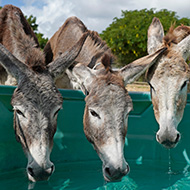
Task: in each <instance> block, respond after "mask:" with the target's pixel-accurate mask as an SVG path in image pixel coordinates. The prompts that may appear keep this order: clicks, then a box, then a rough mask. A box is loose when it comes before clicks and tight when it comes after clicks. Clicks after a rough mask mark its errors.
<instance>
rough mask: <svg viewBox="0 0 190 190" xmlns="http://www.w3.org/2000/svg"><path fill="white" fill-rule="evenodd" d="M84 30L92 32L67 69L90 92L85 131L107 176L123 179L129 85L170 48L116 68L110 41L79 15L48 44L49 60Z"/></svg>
mask: <svg viewBox="0 0 190 190" xmlns="http://www.w3.org/2000/svg"><path fill="white" fill-rule="evenodd" d="M84 32H88V33H89V35H88V37H87V39H86V41H85V43H84V45H83V47H82V50H81V52H80V53H79V55H78V57H77V58H76V59H75V64H73V65H72V67H70V69H67V74H68V77H69V78H70V81H71V82H75V83H76V82H77V83H78V84H79V85H80V87H81V89H82V90H83V92H84V93H85V95H86V98H85V101H86V106H85V111H84V120H83V124H84V132H85V135H86V137H87V139H88V140H89V142H90V143H92V145H93V147H94V148H95V150H96V152H97V154H98V155H99V157H100V159H101V160H102V162H103V167H102V169H103V175H104V179H105V180H106V181H114V180H120V179H121V178H122V177H123V176H124V175H126V174H127V173H128V172H129V166H128V164H127V163H126V161H125V158H124V153H123V148H124V143H125V136H126V133H127V123H128V122H127V119H128V115H129V112H130V111H131V110H132V109H133V106H132V100H131V98H130V96H129V95H128V92H127V90H126V89H125V85H126V84H127V83H129V82H133V81H134V80H136V79H137V78H138V77H139V76H140V75H141V74H142V73H143V72H145V70H146V69H147V68H149V67H150V66H151V65H153V64H154V63H155V62H156V61H157V60H158V59H159V57H160V56H161V55H162V53H163V52H164V51H165V49H166V48H162V49H160V50H158V51H157V52H155V53H153V54H152V55H149V56H146V57H143V58H141V59H139V60H136V61H134V62H132V63H130V64H128V65H127V66H125V67H123V68H121V69H120V70H119V71H113V70H112V69H111V63H112V61H113V55H112V53H111V50H110V49H109V48H108V46H107V45H106V43H105V42H103V41H102V40H101V38H100V37H99V36H98V34H97V33H96V32H92V31H89V30H87V28H86V27H85V25H84V24H83V23H82V22H81V21H80V20H79V19H78V18H76V17H71V18H68V19H67V20H66V22H65V23H64V24H63V26H62V27H61V28H60V29H59V30H58V31H57V32H56V33H55V34H54V36H53V37H52V38H51V39H50V40H49V42H48V43H47V45H46V47H45V52H46V60H48V62H50V61H52V59H53V60H54V59H55V58H57V57H59V55H61V54H62V53H64V52H65V51H66V49H67V48H69V47H71V46H72V45H73V44H74V41H76V40H78V39H80V37H81V36H82V35H83V33H84ZM77 63H78V64H77ZM59 82H60V81H59ZM63 85H64V84H63Z"/></svg>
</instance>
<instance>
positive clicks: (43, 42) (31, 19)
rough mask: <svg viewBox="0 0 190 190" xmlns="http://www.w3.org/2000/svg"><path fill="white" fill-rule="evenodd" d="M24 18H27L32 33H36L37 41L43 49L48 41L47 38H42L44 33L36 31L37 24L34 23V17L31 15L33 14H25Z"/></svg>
mask: <svg viewBox="0 0 190 190" xmlns="http://www.w3.org/2000/svg"><path fill="white" fill-rule="evenodd" d="M25 18H26V19H27V21H28V23H29V24H30V26H31V28H32V30H33V31H34V33H35V34H36V36H37V38H38V42H39V44H40V48H42V49H43V48H44V47H45V45H46V43H47V41H48V38H44V37H43V36H44V35H43V34H42V33H40V32H38V24H36V17H33V15H30V16H29V17H28V18H27V16H25Z"/></svg>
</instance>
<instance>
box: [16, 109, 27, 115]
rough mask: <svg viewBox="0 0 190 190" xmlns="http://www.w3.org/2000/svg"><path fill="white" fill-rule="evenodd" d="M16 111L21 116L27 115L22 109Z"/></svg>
mask: <svg viewBox="0 0 190 190" xmlns="http://www.w3.org/2000/svg"><path fill="white" fill-rule="evenodd" d="M16 113H17V114H18V115H20V116H22V117H25V115H24V114H23V113H22V112H21V111H20V110H18V109H17V110H16Z"/></svg>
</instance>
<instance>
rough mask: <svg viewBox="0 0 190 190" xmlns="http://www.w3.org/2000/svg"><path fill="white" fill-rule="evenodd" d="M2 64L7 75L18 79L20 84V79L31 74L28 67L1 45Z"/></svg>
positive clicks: (0, 60) (0, 57) (0, 61)
mask: <svg viewBox="0 0 190 190" xmlns="http://www.w3.org/2000/svg"><path fill="white" fill-rule="evenodd" d="M0 63H1V65H2V66H3V67H4V68H5V69H6V71H7V73H9V74H10V75H12V76H13V77H15V78H16V80H17V81H18V83H19V78H20V77H23V75H26V73H27V72H29V69H28V67H27V66H26V65H25V64H24V63H22V62H21V61H19V60H18V59H17V58H16V57H15V56H14V55H13V54H11V53H10V52H9V51H8V50H7V49H6V48H5V47H4V46H3V45H2V44H1V43H0Z"/></svg>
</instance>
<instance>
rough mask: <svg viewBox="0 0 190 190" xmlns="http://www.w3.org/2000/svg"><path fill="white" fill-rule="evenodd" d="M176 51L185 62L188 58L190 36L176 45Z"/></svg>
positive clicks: (189, 53) (189, 54)
mask: <svg viewBox="0 0 190 190" xmlns="http://www.w3.org/2000/svg"><path fill="white" fill-rule="evenodd" d="M177 51H179V52H181V54H182V56H183V58H184V59H185V60H187V58H189V56H190V35H188V36H187V37H186V38H184V39H183V40H182V41H181V42H180V43H178V44H177Z"/></svg>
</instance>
